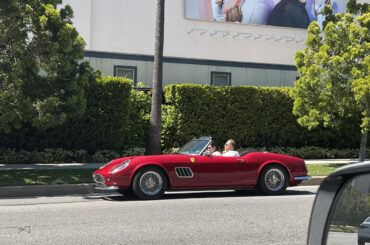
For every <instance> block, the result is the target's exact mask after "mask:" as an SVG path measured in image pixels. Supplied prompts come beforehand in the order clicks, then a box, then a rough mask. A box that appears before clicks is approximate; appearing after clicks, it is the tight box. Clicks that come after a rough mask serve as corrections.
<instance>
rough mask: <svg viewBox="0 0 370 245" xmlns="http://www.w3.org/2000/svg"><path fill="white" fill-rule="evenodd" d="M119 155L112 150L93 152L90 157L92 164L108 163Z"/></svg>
mask: <svg viewBox="0 0 370 245" xmlns="http://www.w3.org/2000/svg"><path fill="white" fill-rule="evenodd" d="M119 157H120V155H119V154H118V153H117V152H115V151H112V150H100V151H97V152H95V154H94V155H93V156H92V157H91V161H92V162H98V163H103V162H109V161H110V160H112V159H115V158H119Z"/></svg>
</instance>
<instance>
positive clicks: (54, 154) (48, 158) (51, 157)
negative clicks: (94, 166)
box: [0, 148, 90, 164]
mask: <svg viewBox="0 0 370 245" xmlns="http://www.w3.org/2000/svg"><path fill="white" fill-rule="evenodd" d="M89 158H90V157H89V155H88V153H87V151H85V150H76V151H70V150H65V149H62V148H56V149H51V148H48V149H44V150H40V151H37V150H35V151H24V150H21V151H17V150H15V149H0V163H1V164H17V163H18V164H21V163H60V162H62V163H70V162H87V161H88V159H89Z"/></svg>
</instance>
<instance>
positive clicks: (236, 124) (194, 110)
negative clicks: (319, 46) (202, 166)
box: [163, 84, 360, 148]
mask: <svg viewBox="0 0 370 245" xmlns="http://www.w3.org/2000/svg"><path fill="white" fill-rule="evenodd" d="M289 90H290V89H289V88H266V87H215V86H206V85H190V84H180V85H170V86H167V87H166V88H165V98H166V102H167V105H166V106H165V108H164V125H163V144H164V146H165V148H169V147H173V146H174V144H176V143H175V142H177V143H178V144H180V145H181V144H183V143H185V142H186V141H188V140H189V139H191V138H193V137H199V136H202V135H204V136H212V137H213V138H214V139H215V140H216V141H217V143H219V144H222V143H223V142H225V141H226V140H227V139H229V138H233V139H235V140H236V141H237V143H238V145H239V146H240V147H251V146H252V147H270V146H290V147H301V146H321V147H328V148H345V147H347V148H357V147H358V146H359V138H360V135H359V133H360V129H359V127H358V125H359V123H358V119H353V121H348V122H346V123H344V124H343V125H342V126H341V128H338V129H324V128H318V129H316V130H313V131H308V130H307V129H305V128H303V127H301V126H300V125H298V124H297V119H296V117H295V116H294V115H293V114H292V108H293V100H292V98H291V96H290V95H289V93H290V92H289Z"/></svg>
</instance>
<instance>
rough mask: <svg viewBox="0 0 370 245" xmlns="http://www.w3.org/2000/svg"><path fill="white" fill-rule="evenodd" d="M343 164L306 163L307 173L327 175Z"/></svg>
mask: <svg viewBox="0 0 370 245" xmlns="http://www.w3.org/2000/svg"><path fill="white" fill-rule="evenodd" d="M343 165H345V164H307V169H308V175H311V176H327V175H329V174H331V173H333V172H334V171H335V170H336V169H337V168H339V167H342V166H343Z"/></svg>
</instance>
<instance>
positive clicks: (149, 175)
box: [132, 167, 167, 200]
mask: <svg viewBox="0 0 370 245" xmlns="http://www.w3.org/2000/svg"><path fill="white" fill-rule="evenodd" d="M166 188H167V178H166V176H165V174H164V173H163V171H162V170H160V169H159V168H156V167H145V168H142V169H140V170H139V172H138V173H137V174H136V175H135V177H134V180H133V183H132V191H133V193H134V194H135V196H137V197H138V198H140V199H145V200H151V199H158V198H161V197H162V196H163V194H164V192H165V190H166Z"/></svg>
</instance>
